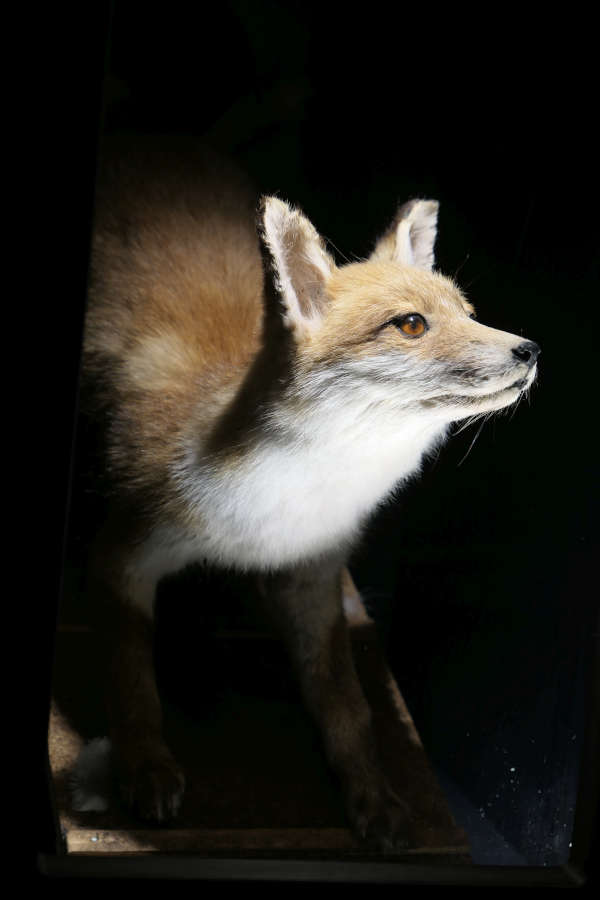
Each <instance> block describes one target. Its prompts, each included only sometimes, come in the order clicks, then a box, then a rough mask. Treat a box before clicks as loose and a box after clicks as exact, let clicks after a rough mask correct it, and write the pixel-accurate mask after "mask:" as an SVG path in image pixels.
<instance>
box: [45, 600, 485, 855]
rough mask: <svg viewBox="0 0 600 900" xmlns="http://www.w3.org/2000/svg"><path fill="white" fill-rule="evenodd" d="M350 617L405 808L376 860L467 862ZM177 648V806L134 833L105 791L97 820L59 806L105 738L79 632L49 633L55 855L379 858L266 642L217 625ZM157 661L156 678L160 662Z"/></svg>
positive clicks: (168, 717) (360, 618)
mask: <svg viewBox="0 0 600 900" xmlns="http://www.w3.org/2000/svg"><path fill="white" fill-rule="evenodd" d="M356 609H357V610H358V614H357V616H356V617H355V625H354V627H353V628H352V634H353V647H354V654H355V660H356V665H357V669H358V672H359V676H360V678H361V682H362V685H363V688H364V690H365V693H366V694H367V696H368V698H369V700H370V703H371V706H372V708H373V710H374V714H375V727H376V729H377V732H378V737H379V741H380V746H381V748H382V754H383V757H384V765H385V768H386V770H387V773H388V776H389V778H390V780H391V783H392V786H393V787H394V788H395V789H396V790H397V791H398V792H399V793H401V794H402V796H403V797H405V798H406V799H407V800H408V802H409V804H410V806H411V809H412V812H413V826H412V832H411V835H410V845H409V847H408V848H407V849H406V850H403V851H401V852H398V853H395V854H392V855H390V854H386V856H385V859H386V860H387V861H388V862H389V861H390V859H395V860H397V861H398V862H403V861H404V862H407V861H410V860H413V861H416V860H420V861H424V860H425V859H426V860H427V861H428V862H434V861H439V862H440V863H445V864H450V863H452V864H454V863H456V864H459V863H460V864H465V863H467V864H468V863H469V861H470V859H469V848H468V845H467V840H466V836H465V834H464V832H463V831H462V830H461V829H460V828H458V827H457V825H456V823H455V822H454V820H453V819H452V816H451V813H450V811H449V808H448V805H447V803H446V800H445V798H444V796H443V794H442V792H441V790H440V788H439V785H438V784H437V782H436V779H435V776H434V774H433V772H432V769H431V767H430V765H429V763H428V761H427V758H426V755H425V752H424V750H423V747H422V745H421V741H420V739H419V736H418V734H417V732H416V730H415V727H414V724H413V722H412V719H411V717H410V714H409V712H408V710H407V708H406V706H405V704H404V701H403V699H402V697H401V695H400V693H399V691H398V688H397V686H396V684H395V682H394V680H393V678H392V676H391V675H390V672H389V670H388V668H387V666H386V664H385V661H384V659H383V656H382V653H381V650H380V647H379V643H378V639H377V635H376V632H375V627H374V625H373V624H372V623H371V622H370V621H369V620H368V618H367V617H366V615H364V612H363V613H361V606H360V605H359V606H358V607H356ZM181 646H182V647H183V648H184V649H183V650H182V651H181V653H180V654H178V655H176V656H174V657H173V656H172V657H171V661H172V660H173V659H176V665H170V669H171V676H172V677H171V679H170V680H169V678H163V679H162V681H163V694H164V709H165V732H166V737H167V742H168V743H169V746H170V747H171V749H172V750H173V752H174V754H175V756H176V758H177V759H178V760H179V761H180V763H181V764H182V766H183V768H184V771H185V772H186V780H187V788H186V794H185V799H184V802H183V806H182V809H181V813H180V816H179V817H178V819H177V820H176V822H175V823H174V824H173V825H171V826H170V827H166V828H148V827H141V826H140V823H139V822H136V821H135V820H133V819H132V818H131V816H130V815H129V814H128V813H127V812H126V811H125V810H124V809H123V808H122V807H121V805H120V803H119V801H118V798H117V796H116V795H115V793H114V791H113V790H112V788H111V790H110V793H109V795H108V801H109V806H108V809H106V810H105V811H104V812H97V811H86V812H81V811H79V812H78V811H75V810H74V809H73V794H72V789H71V778H72V775H73V770H74V767H75V764H76V762H77V759H78V757H79V754H80V752H81V750H82V748H83V747H84V746H85V745H86V743H87V742H89V741H90V740H92V739H94V738H100V737H102V736H104V735H105V734H106V722H105V720H104V714H103V704H102V681H103V677H104V675H103V667H102V660H101V659H100V658H99V653H98V648H97V644H96V641H95V638H94V634H93V632H92V631H91V630H89V629H88V628H85V627H83V626H73V625H68V624H65V623H63V625H62V626H59V632H58V634H57V642H56V656H55V660H56V661H55V674H54V692H53V693H54V699H53V708H52V714H51V721H50V729H49V755H50V765H51V772H52V780H53V789H54V796H55V803H56V808H57V813H58V818H59V820H60V828H61V833H62V841H63V850H64V853H66V854H73V855H75V854H94V855H102V854H105V855H106V854H108V855H115V854H124V855H125V854H126V855H130V854H140V855H142V854H156V853H187V854H190V853H193V854H197V855H200V856H202V857H207V858H221V857H223V856H226V857H241V858H252V857H259V858H265V857H267V858H282V857H284V858H296V859H297V858H301V859H323V858H325V859H348V860H351V859H373V858H377V857H378V856H381V857H382V854H379V853H377V852H376V851H370V850H367V849H366V848H365V847H364V846H363V845H361V844H359V843H357V842H356V841H355V839H354V838H353V836H352V834H351V832H350V830H349V829H348V828H347V824H346V820H345V816H344V811H343V808H342V805H341V802H340V797H339V793H338V790H337V785H336V783H335V781H334V779H333V778H332V776H331V774H330V772H329V770H328V768H327V766H326V764H325V763H324V760H323V757H322V753H321V748H320V746H319V741H318V737H317V735H316V732H315V730H314V728H313V726H312V723H311V722H310V721H309V720H308V717H307V716H306V714H305V713H304V711H303V709H302V706H301V704H300V702H299V700H298V697H297V695H296V692H295V687H294V685H293V683H292V682H291V679H290V676H289V673H288V670H287V667H286V660H285V658H284V655H283V652H282V648H281V646H280V645H279V643H278V641H277V640H275V639H274V638H272V637H270V636H268V635H266V634H263V633H260V632H253V631H247V630H230V631H223V630H221V632H220V633H218V634H217V635H216V636H215V637H214V638H213V639H212V640H211V641H210V642H205V643H204V644H203V645H202V647H201V648H199V649H198V651H197V655H196V656H194V654H193V653H190V652H189V647H188V652H186V651H185V648H186V647H187V646H188V645H186V644H185V642H184V643H183V644H182V645H181ZM190 646H197V644H193V642H192V643H191V644H190ZM159 657H160V654H159ZM158 665H159V674H160V658H159V663H158ZM173 670H174V671H173ZM382 858H383V857H382Z"/></svg>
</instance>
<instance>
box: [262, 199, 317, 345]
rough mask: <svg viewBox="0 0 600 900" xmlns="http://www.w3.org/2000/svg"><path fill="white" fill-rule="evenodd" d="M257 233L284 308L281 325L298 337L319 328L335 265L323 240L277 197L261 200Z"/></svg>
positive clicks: (303, 217)
mask: <svg viewBox="0 0 600 900" xmlns="http://www.w3.org/2000/svg"><path fill="white" fill-rule="evenodd" d="M260 220H262V221H259V231H260V233H261V238H262V241H263V244H264V246H265V248H266V250H267V251H268V254H269V257H270V260H271V266H270V268H271V272H272V274H273V275H274V283H275V288H276V291H277V293H278V294H279V299H280V300H281V303H282V305H283V322H284V324H285V325H286V326H287V327H288V328H290V329H291V330H292V331H293V332H294V333H295V334H296V335H297V336H298V337H300V336H302V335H306V334H308V333H310V331H311V330H312V329H314V328H315V327H318V325H319V323H320V321H321V318H322V316H323V313H324V312H325V308H326V306H327V297H326V291H325V286H326V284H327V281H328V279H329V277H330V276H331V274H332V273H333V271H334V270H335V262H334V261H333V259H332V258H331V256H330V255H329V254H328V253H327V250H326V249H325V244H324V241H323V239H322V238H321V237H320V235H319V234H318V232H317V231H316V229H315V228H314V226H313V225H312V224H311V222H309V220H308V219H307V218H306V216H304V215H303V214H302V213H301V212H300V211H299V210H297V209H294V208H293V207H291V206H290V205H289V204H288V203H285V202H284V201H283V200H280V199H279V198H278V197H263V199H262V202H261V208H260Z"/></svg>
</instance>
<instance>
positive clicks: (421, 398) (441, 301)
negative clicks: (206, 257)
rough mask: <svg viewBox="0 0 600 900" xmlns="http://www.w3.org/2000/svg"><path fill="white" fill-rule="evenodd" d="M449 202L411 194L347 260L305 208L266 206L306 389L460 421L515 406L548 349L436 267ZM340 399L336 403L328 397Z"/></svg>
mask: <svg viewBox="0 0 600 900" xmlns="http://www.w3.org/2000/svg"><path fill="white" fill-rule="evenodd" d="M437 217H438V203H437V202H436V201H433V200H412V201H409V202H408V203H405V204H404V205H403V206H401V207H400V209H399V210H398V212H397V214H396V217H395V218H394V220H393V222H392V224H391V225H390V227H389V228H388V230H387V231H386V232H385V233H384V234H383V236H382V237H381V238H380V239H379V241H378V242H377V243H376V246H375V249H374V251H373V253H372V254H371V256H370V257H369V258H368V259H367V260H365V261H362V262H354V263H350V264H347V265H344V266H341V267H338V266H337V265H336V264H335V262H334V260H333V258H332V257H331V255H330V254H329V253H328V252H327V250H326V247H325V243H324V241H323V239H322V238H321V237H320V236H319V234H318V233H317V231H316V230H315V228H314V227H313V225H312V224H311V223H310V222H309V220H308V219H307V218H306V217H305V216H304V215H303V214H302V213H301V212H300V211H298V210H297V209H294V208H292V207H291V206H289V205H288V204H287V203H285V202H284V201H282V200H280V199H278V198H277V197H266V198H264V199H263V201H262V205H261V220H260V222H259V230H260V231H261V237H262V241H263V244H264V248H265V249H266V251H267V254H266V256H267V260H268V262H269V264H270V265H268V266H267V269H270V272H269V277H270V279H271V282H272V285H273V288H274V293H275V294H276V296H277V297H278V299H279V301H280V304H279V305H280V309H279V311H278V314H279V315H281V316H282V320H283V323H284V326H285V328H286V330H287V333H288V337H289V339H290V340H291V343H292V345H293V371H294V376H295V377H294V384H295V389H292V392H293V393H297V394H298V396H299V397H300V400H302V398H304V399H305V400H306V402H307V406H308V405H309V403H310V402H311V400H312V401H313V402H314V401H315V400H316V399H318V398H320V399H321V401H324V400H325V398H327V397H328V398H329V400H330V401H333V402H336V400H337V401H340V400H341V399H342V396H343V397H344V398H346V399H347V401H348V403H349V404H350V405H351V406H352V407H353V408H354V409H356V410H359V409H360V408H361V407H364V408H367V407H368V408H369V409H371V410H372V409H374V408H375V407H377V408H379V409H380V410H381V411H382V412H384V411H385V410H389V411H390V412H393V411H394V410H397V411H406V412H408V411H410V412H416V413H419V412H420V413H425V414H426V415H427V417H428V418H429V420H430V421H438V422H439V423H440V424H444V423H445V424H448V423H450V422H452V421H457V420H459V419H464V418H467V417H470V416H476V415H479V414H481V413H487V412H491V411H494V410H499V409H502V408H503V407H506V406H508V405H510V404H512V403H514V402H515V401H516V400H517V399H518V398H519V396H520V395H521V394H522V393H523V392H524V391H526V390H527V389H528V388H529V387H530V386H531V384H532V383H533V381H534V379H535V377H536V370H537V357H538V355H539V352H540V348H539V347H538V345H537V344H535V343H533V342H532V341H528V340H525V339H524V338H523V337H520V336H518V335H514V334H510V333H508V332H504V331H499V330H497V329H495V328H490V327H488V326H486V325H483V324H482V323H481V322H479V321H477V320H476V318H475V311H474V308H473V306H472V304H471V303H470V302H469V301H468V300H467V299H466V298H465V297H464V295H463V294H462V293H461V291H460V290H459V288H458V287H457V285H456V284H455V283H454V282H453V281H452V280H451V279H450V278H447V277H445V276H443V275H441V274H440V273H438V272H436V271H434V244H435V239H436V234H437ZM329 405H330V406H331V402H330V403H329Z"/></svg>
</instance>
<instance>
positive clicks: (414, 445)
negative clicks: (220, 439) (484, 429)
mask: <svg viewBox="0 0 600 900" xmlns="http://www.w3.org/2000/svg"><path fill="white" fill-rule="evenodd" d="M445 430H446V429H445V428H444V427H443V426H440V423H439V422H436V423H431V422H424V421H423V418H422V417H414V418H408V419H405V420H404V421H403V424H402V427H401V428H398V427H397V426H396V428H393V427H392V426H390V428H389V429H388V433H387V434H382V432H381V429H379V430H378V431H377V432H374V431H371V433H370V434H369V433H368V429H367V428H366V426H365V432H364V433H362V434H360V433H357V427H356V424H355V425H354V426H353V427H349V428H348V429H347V433H346V432H345V431H344V430H343V429H337V430H335V431H334V430H333V429H332V431H331V432H330V435H331V436H330V438H329V439H328V440H321V441H320V442H318V443H317V442H315V441H311V440H309V439H307V440H306V441H299V442H298V443H297V444H296V445H295V446H294V445H289V444H278V443H276V442H265V444H264V445H263V446H262V447H260V446H259V447H258V448H257V449H256V450H255V451H253V452H252V453H249V454H248V455H247V456H245V457H244V458H243V459H242V460H239V461H237V462H236V463H235V465H233V464H232V465H230V466H222V467H221V468H217V467H211V466H209V465H204V466H203V465H198V462H197V461H196V462H194V463H192V461H191V460H190V463H189V465H187V466H185V467H183V468H180V469H179V470H178V471H177V472H176V473H175V478H176V481H177V484H178V487H179V490H180V493H181V496H182V497H185V501H186V504H187V508H188V514H189V516H188V521H190V522H191V523H193V524H191V525H190V527H188V528H186V529H185V531H184V530H181V529H179V528H178V527H176V526H172V525H169V524H167V523H165V525H164V526H162V527H161V528H159V529H157V530H155V531H154V532H153V534H152V535H151V536H150V538H149V539H148V540H147V541H146V543H145V544H144V545H143V547H142V548H141V550H140V553H139V555H138V557H137V559H136V560H135V562H134V563H133V565H132V567H131V569H130V578H131V583H130V590H131V593H132V595H133V599H134V602H135V603H136V605H137V606H138V607H139V608H142V609H146V610H147V611H149V609H150V608H151V604H152V600H153V596H154V590H155V587H156V584H157V582H158V580H159V579H160V578H161V577H162V576H164V575H166V574H168V573H169V572H174V571H177V570H178V569H181V568H183V567H184V566H185V565H189V564H190V563H193V562H200V561H203V560H206V561H209V562H214V563H218V564H224V565H227V566H232V567H235V568H242V569H269V568H273V567H280V566H286V565H294V564H296V563H298V562H300V561H301V560H306V559H310V558H314V557H318V556H320V555H322V554H324V553H327V552H328V551H333V550H337V549H339V548H343V547H345V546H346V545H348V544H351V543H352V542H353V541H354V540H355V539H356V537H357V535H358V532H359V531H360V528H361V526H362V525H363V523H364V521H365V519H366V517H367V516H368V515H369V514H370V513H371V512H372V511H373V510H374V508H375V507H376V506H377V505H378V504H379V503H380V502H382V501H383V500H384V499H385V498H386V497H387V496H388V495H389V493H390V491H391V490H392V489H393V488H394V486H395V485H396V484H398V483H399V482H401V481H402V480H403V479H405V478H407V477H409V476H410V475H412V474H414V473H415V472H416V471H417V470H418V468H419V466H420V463H421V460H422V457H423V454H424V453H425V452H426V451H427V450H428V449H431V448H432V447H433V446H435V444H436V443H437V442H439V441H440V439H441V438H443V436H444V434H445ZM359 431H360V430H359Z"/></svg>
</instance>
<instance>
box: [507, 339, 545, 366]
mask: <svg viewBox="0 0 600 900" xmlns="http://www.w3.org/2000/svg"><path fill="white" fill-rule="evenodd" d="M541 352H542V350H541V347H539V346H538V344H536V343H535V342H534V341H524V342H523V343H522V344H519V346H518V347H513V354H514V356H516V357H517V359H518V360H519V362H524V363H529V365H530V366H532V365H533V364H534V362H535V361H536V359H537V358H538V356H539V355H540V353H541Z"/></svg>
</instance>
